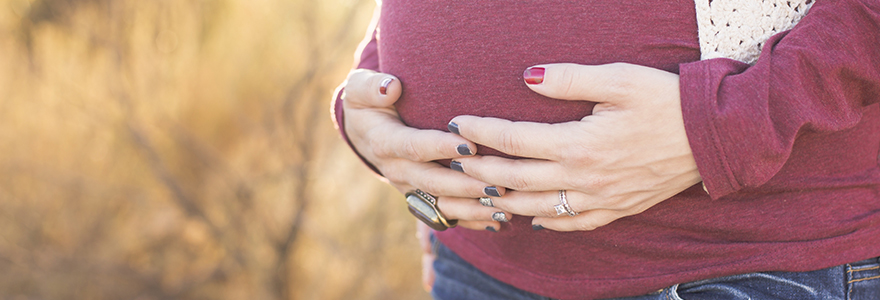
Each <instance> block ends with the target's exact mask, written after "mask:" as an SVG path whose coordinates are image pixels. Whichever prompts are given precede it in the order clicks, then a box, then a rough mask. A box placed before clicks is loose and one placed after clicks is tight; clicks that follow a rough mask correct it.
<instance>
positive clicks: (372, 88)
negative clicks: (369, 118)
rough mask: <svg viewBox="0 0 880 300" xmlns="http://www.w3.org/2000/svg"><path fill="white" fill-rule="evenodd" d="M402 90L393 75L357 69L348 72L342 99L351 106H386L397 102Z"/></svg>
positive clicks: (398, 81)
mask: <svg viewBox="0 0 880 300" xmlns="http://www.w3.org/2000/svg"><path fill="white" fill-rule="evenodd" d="M402 91H403V89H402V86H401V84H400V80H399V79H397V77H395V76H394V75H390V74H384V73H377V72H375V71H372V70H366V69H357V70H354V71H351V73H349V74H348V80H347V81H346V83H345V94H344V95H343V97H342V99H344V101H345V102H347V104H348V105H350V107H352V108H367V107H388V106H392V105H394V102H397V99H398V98H400V93H401V92H402Z"/></svg>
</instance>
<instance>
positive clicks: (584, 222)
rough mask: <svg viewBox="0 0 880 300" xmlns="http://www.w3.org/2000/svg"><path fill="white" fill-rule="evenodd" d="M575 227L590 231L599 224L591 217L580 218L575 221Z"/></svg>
mask: <svg viewBox="0 0 880 300" xmlns="http://www.w3.org/2000/svg"><path fill="white" fill-rule="evenodd" d="M575 228H577V230H580V231H592V230H595V229H596V228H599V226H598V225H597V224H596V223H595V222H594V221H593V220H592V219H580V220H578V221H577V223H575Z"/></svg>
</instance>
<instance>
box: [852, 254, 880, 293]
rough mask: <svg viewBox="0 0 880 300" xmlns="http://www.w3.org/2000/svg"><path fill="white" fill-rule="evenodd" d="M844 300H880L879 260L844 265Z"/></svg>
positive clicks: (873, 259)
mask: <svg viewBox="0 0 880 300" xmlns="http://www.w3.org/2000/svg"><path fill="white" fill-rule="evenodd" d="M846 299H847V300H868V299H871V300H876V299H880V258H872V259H866V260H863V261H859V262H855V263H851V264H847V265H846Z"/></svg>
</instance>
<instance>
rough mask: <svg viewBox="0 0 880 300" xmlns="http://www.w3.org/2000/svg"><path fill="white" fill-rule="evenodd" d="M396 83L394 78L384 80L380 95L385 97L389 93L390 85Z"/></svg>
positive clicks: (380, 87) (380, 84) (380, 86)
mask: <svg viewBox="0 0 880 300" xmlns="http://www.w3.org/2000/svg"><path fill="white" fill-rule="evenodd" d="M393 81H394V78H385V79H382V82H381V83H379V94H382V95H385V94H386V93H388V85H390V84H391V82H393Z"/></svg>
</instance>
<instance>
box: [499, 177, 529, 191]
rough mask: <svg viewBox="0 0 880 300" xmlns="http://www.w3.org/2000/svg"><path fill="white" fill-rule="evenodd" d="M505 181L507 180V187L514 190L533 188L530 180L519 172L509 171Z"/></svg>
mask: <svg viewBox="0 0 880 300" xmlns="http://www.w3.org/2000/svg"><path fill="white" fill-rule="evenodd" d="M506 177H507V178H506V179H505V181H506V182H507V187H508V188H510V189H514V190H520V191H529V190H530V188H531V184H530V183H529V180H528V179H527V178H526V177H525V176H524V175H522V174H519V173H515V172H514V173H508V174H507V176H506Z"/></svg>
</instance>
